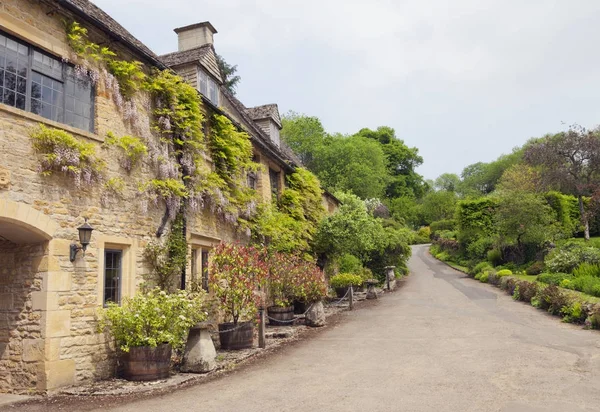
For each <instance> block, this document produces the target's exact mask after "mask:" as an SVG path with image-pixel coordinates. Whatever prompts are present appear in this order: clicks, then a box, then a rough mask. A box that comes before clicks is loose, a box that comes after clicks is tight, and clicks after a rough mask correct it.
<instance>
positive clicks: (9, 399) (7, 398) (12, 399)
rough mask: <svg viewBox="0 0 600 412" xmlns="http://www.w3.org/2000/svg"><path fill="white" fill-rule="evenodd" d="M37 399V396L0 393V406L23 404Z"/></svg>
mask: <svg viewBox="0 0 600 412" xmlns="http://www.w3.org/2000/svg"><path fill="white" fill-rule="evenodd" d="M34 398H37V396H27V395H12V394H10V393H0V406H8V405H15V404H17V403H21V402H25V401H28V400H31V399H34Z"/></svg>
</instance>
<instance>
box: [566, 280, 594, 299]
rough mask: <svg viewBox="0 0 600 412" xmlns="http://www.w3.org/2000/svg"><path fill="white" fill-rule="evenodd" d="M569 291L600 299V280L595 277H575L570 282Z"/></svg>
mask: <svg viewBox="0 0 600 412" xmlns="http://www.w3.org/2000/svg"><path fill="white" fill-rule="evenodd" d="M569 289H574V290H578V291H580V292H583V293H587V294H588V295H592V296H598V297H600V278H597V277H595V276H579V277H575V278H573V279H571V280H570V282H569Z"/></svg>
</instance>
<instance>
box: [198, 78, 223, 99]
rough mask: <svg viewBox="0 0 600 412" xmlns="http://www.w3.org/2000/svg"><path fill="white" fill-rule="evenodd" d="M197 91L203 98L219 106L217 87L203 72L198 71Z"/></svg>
mask: <svg viewBox="0 0 600 412" xmlns="http://www.w3.org/2000/svg"><path fill="white" fill-rule="evenodd" d="M198 90H200V93H202V95H203V96H204V97H206V98H207V99H208V100H210V101H211V102H212V103H214V105H215V106H218V105H219V86H218V85H217V82H215V81H214V80H213V78H212V77H210V76H209V75H208V74H207V73H206V72H205V71H204V70H202V69H198Z"/></svg>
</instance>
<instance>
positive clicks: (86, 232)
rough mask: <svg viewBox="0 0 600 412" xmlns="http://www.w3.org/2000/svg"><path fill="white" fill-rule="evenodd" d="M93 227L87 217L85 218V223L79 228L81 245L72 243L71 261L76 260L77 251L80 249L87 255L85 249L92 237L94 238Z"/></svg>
mask: <svg viewBox="0 0 600 412" xmlns="http://www.w3.org/2000/svg"><path fill="white" fill-rule="evenodd" d="M93 230H94V228H93V227H91V226H90V224H89V223H88V222H87V218H86V219H85V223H84V224H83V225H81V226H79V227H78V228H77V231H78V232H79V243H81V246H77V245H76V244H75V243H72V244H71V256H70V259H71V262H74V261H75V257H76V256H77V252H79V251H80V250H81V251H83V255H84V256H85V249H86V248H87V246H88V245H89V244H90V239H91V238H92V231H93Z"/></svg>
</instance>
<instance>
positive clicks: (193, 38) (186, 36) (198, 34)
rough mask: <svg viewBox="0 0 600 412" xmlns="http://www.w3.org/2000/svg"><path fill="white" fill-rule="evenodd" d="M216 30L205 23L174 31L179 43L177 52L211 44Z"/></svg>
mask: <svg viewBox="0 0 600 412" xmlns="http://www.w3.org/2000/svg"><path fill="white" fill-rule="evenodd" d="M216 32H217V29H215V28H214V27H213V25H212V24H210V23H209V22H207V21H205V22H202V23H196V24H191V25H189V26H185V27H179V28H177V29H175V33H177V38H178V42H179V51H185V50H190V49H195V48H196V47H200V46H204V45H205V44H213V35H214V34H215V33H216Z"/></svg>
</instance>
